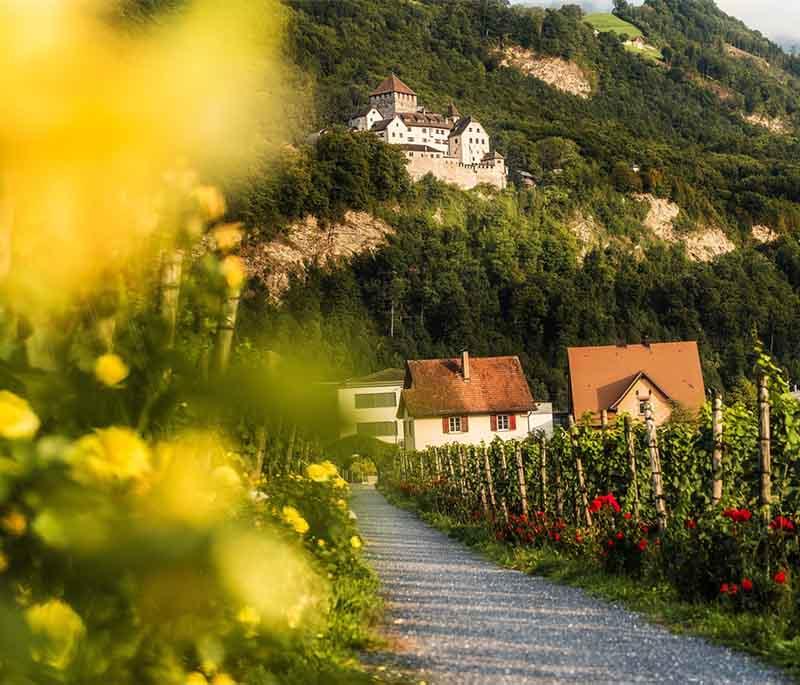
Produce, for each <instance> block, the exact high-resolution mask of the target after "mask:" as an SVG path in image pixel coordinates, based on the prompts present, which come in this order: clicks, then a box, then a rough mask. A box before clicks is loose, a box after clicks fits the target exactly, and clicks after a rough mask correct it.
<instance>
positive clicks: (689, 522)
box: [686, 519, 697, 530]
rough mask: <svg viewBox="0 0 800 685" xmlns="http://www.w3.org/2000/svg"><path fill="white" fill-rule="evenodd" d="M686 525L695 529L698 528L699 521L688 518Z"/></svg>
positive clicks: (690, 528)
mask: <svg viewBox="0 0 800 685" xmlns="http://www.w3.org/2000/svg"><path fill="white" fill-rule="evenodd" d="M686 527H687V528H688V529H689V530H693V529H695V528H697V521H695V520H694V519H687V520H686Z"/></svg>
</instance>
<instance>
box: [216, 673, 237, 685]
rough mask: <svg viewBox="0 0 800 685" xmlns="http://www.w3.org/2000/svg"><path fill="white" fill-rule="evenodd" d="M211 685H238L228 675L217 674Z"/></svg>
mask: <svg viewBox="0 0 800 685" xmlns="http://www.w3.org/2000/svg"><path fill="white" fill-rule="evenodd" d="M211 685H236V681H235V680H234V679H233V678H231V677H230V676H229V675H228V674H227V673H217V675H215V676H214V679H213V680H212V681H211Z"/></svg>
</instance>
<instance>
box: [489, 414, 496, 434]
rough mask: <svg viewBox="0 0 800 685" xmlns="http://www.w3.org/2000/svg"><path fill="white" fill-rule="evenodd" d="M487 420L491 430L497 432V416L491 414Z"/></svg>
mask: <svg viewBox="0 0 800 685" xmlns="http://www.w3.org/2000/svg"><path fill="white" fill-rule="evenodd" d="M489 420H490V421H491V423H492V430H493V431H495V432H496V431H497V414H492V415H491V416H490V417H489Z"/></svg>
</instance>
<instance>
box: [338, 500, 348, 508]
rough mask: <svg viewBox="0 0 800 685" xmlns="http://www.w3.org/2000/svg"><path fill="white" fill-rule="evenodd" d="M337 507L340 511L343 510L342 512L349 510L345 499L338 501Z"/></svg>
mask: <svg viewBox="0 0 800 685" xmlns="http://www.w3.org/2000/svg"><path fill="white" fill-rule="evenodd" d="M336 506H337V507H339V509H341V510H342V511H346V510H347V502H345V501H344V500H343V499H337V500H336Z"/></svg>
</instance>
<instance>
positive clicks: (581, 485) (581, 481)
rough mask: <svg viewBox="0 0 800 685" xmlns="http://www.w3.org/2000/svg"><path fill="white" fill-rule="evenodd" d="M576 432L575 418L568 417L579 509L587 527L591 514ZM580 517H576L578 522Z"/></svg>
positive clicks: (590, 523)
mask: <svg viewBox="0 0 800 685" xmlns="http://www.w3.org/2000/svg"><path fill="white" fill-rule="evenodd" d="M577 431H578V427H577V425H575V417H574V416H571V415H570V417H569V436H570V437H569V445H570V449H571V450H572V455H573V458H574V459H575V473H576V474H577V477H578V493H579V494H580V497H581V509H582V510H583V514H582V515H583V518H584V520H585V521H586V525H587V526H591V525H592V512H590V511H589V493H588V492H587V491H586V478H585V476H584V473H583V459H581V452H580V450H579V449H578V446H577V444H576V442H575V436H576V433H577ZM580 518H581V517H580V516H578V517H576V519H577V520H578V521H579V520H580Z"/></svg>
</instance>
